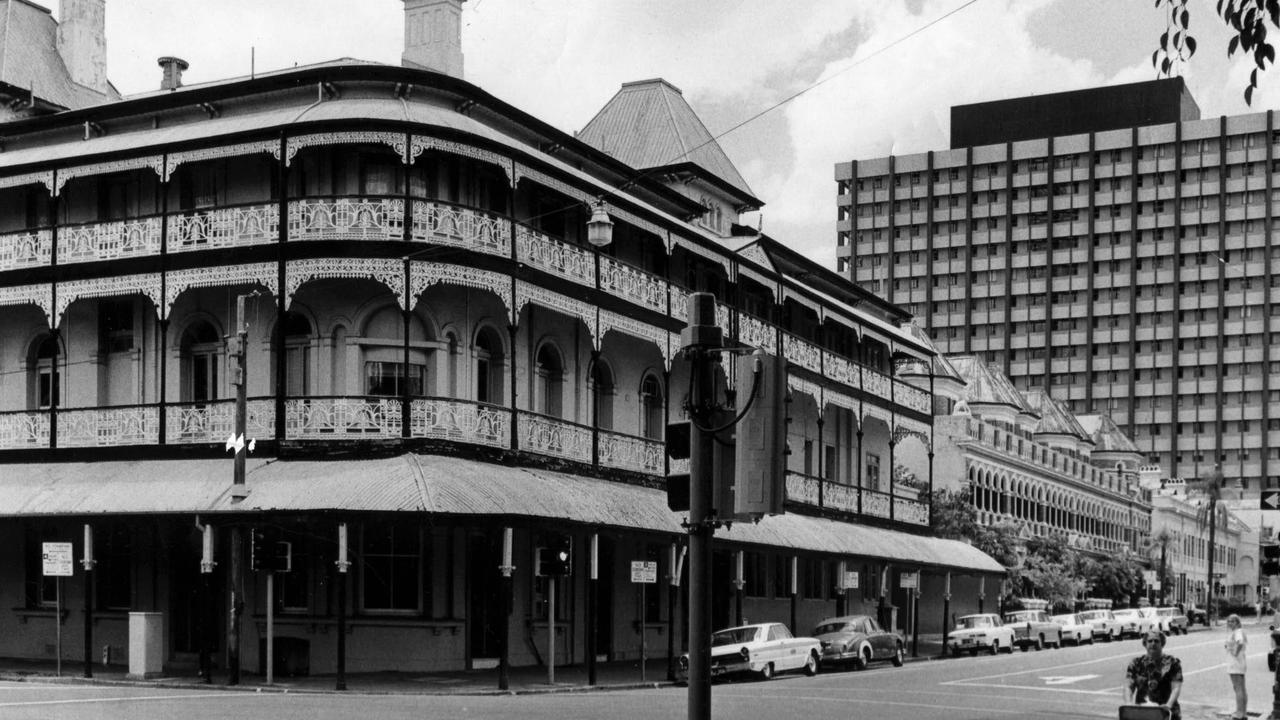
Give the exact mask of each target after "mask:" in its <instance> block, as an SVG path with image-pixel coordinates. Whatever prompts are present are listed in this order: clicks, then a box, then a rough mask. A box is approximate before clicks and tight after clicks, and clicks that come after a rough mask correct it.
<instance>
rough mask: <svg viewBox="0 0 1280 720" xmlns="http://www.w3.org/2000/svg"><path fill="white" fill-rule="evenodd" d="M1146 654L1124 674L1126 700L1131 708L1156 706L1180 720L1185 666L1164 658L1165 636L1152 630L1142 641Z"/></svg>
mask: <svg viewBox="0 0 1280 720" xmlns="http://www.w3.org/2000/svg"><path fill="white" fill-rule="evenodd" d="M1142 644H1143V645H1144V646H1145V647H1146V648H1147V653H1146V654H1145V655H1142V656H1140V657H1137V658H1134V659H1133V662H1131V663H1129V668H1128V669H1127V670H1125V673H1124V676H1125V683H1126V686H1127V689H1126V691H1125V699H1126V701H1127V702H1128V703H1129V704H1131V705H1138V704H1141V703H1154V704H1156V705H1160V706H1161V707H1166V708H1168V709H1169V717H1170V720H1181V718H1182V710H1181V708H1179V707H1178V695H1179V694H1181V692H1182V663H1181V662H1180V661H1179V660H1178V658H1176V657H1174V656H1172V655H1165V654H1164V633H1161V632H1160V631H1159V630H1152V631H1151V632H1149V633H1147V636H1146V637H1145V638H1143V640H1142Z"/></svg>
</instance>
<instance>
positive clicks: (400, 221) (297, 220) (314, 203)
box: [289, 197, 404, 240]
mask: <svg viewBox="0 0 1280 720" xmlns="http://www.w3.org/2000/svg"><path fill="white" fill-rule="evenodd" d="M289 239H290V240H403V239H404V200H403V199H402V198H377V197H339V198H307V199H304V200H293V201H290V202H289Z"/></svg>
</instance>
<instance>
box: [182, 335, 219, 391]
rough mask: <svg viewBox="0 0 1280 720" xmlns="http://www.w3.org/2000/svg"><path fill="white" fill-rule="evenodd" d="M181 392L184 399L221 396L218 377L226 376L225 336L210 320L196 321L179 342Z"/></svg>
mask: <svg viewBox="0 0 1280 720" xmlns="http://www.w3.org/2000/svg"><path fill="white" fill-rule="evenodd" d="M178 354H179V358H180V360H179V373H180V378H179V380H180V382H181V383H182V386H181V388H180V391H179V394H180V396H181V397H182V400H183V401H184V402H208V401H210V400H217V399H218V394H219V392H218V390H219V385H218V380H219V378H220V377H221V376H222V375H221V371H220V358H221V355H222V338H221V337H219V335H218V331H217V330H216V329H215V328H214V327H213V324H212V323H210V322H209V321H207V320H200V321H197V322H195V323H192V324H191V325H190V326H188V327H187V329H186V330H185V331H183V333H182V339H181V340H180V341H179V343H178Z"/></svg>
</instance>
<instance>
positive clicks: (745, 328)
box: [738, 313, 778, 355]
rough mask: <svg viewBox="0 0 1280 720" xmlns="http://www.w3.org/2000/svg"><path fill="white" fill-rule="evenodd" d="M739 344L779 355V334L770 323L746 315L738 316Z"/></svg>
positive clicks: (740, 314)
mask: <svg viewBox="0 0 1280 720" xmlns="http://www.w3.org/2000/svg"><path fill="white" fill-rule="evenodd" d="M738 342H740V343H742V344H743V345H750V346H751V347H753V348H760V349H761V350H764V351H765V352H767V353H772V354H775V355H776V354H777V352H778V334H777V331H776V330H774V328H773V326H772V325H770V324H769V323H767V322H765V321H763V320H761V319H759V318H756V317H752V316H750V315H748V314H746V313H739V314H738Z"/></svg>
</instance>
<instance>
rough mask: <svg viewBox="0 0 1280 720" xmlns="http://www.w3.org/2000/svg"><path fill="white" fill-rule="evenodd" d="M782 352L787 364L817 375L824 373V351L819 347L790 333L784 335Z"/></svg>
mask: <svg viewBox="0 0 1280 720" xmlns="http://www.w3.org/2000/svg"><path fill="white" fill-rule="evenodd" d="M782 351H783V355H784V357H786V358H787V362H790V363H791V364H793V365H798V366H799V367H802V368H804V369H806V370H812V371H813V372H816V373H820V372H822V350H821V349H819V348H818V346H817V345H814V344H813V343H811V342H808V341H805V340H801V339H800V338H798V337H796V336H795V335H792V334H790V333H783V335H782Z"/></svg>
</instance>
